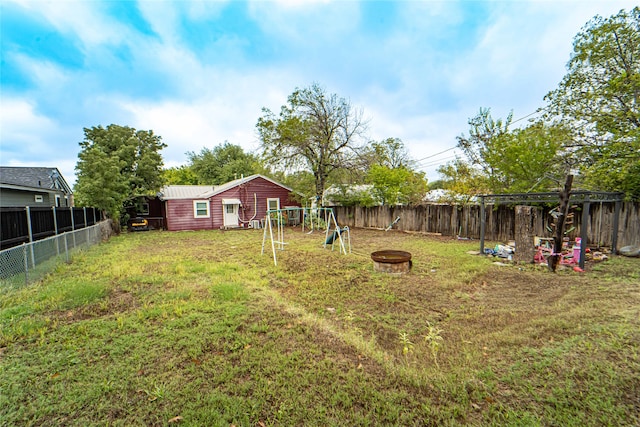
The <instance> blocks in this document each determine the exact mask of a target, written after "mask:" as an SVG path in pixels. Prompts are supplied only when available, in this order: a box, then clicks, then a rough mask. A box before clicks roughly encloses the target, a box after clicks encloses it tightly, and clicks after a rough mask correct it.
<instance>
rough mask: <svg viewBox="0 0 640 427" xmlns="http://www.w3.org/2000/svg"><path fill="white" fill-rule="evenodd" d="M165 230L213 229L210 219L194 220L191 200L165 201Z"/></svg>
mask: <svg viewBox="0 0 640 427" xmlns="http://www.w3.org/2000/svg"><path fill="white" fill-rule="evenodd" d="M165 207H166V215H167V217H166V220H165V223H166V224H167V230H170V231H185V230H210V229H212V228H213V226H212V223H211V217H209V218H194V217H193V200H192V199H185V200H167V201H165Z"/></svg>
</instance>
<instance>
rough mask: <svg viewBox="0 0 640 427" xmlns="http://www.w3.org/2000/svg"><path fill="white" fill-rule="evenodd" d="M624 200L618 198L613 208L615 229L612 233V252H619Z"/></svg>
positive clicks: (615, 253)
mask: <svg viewBox="0 0 640 427" xmlns="http://www.w3.org/2000/svg"><path fill="white" fill-rule="evenodd" d="M621 205H622V201H621V200H620V198H618V199H617V200H616V202H615V205H614V208H613V230H612V234H611V253H612V254H614V255H617V254H618V226H619V225H620V208H621Z"/></svg>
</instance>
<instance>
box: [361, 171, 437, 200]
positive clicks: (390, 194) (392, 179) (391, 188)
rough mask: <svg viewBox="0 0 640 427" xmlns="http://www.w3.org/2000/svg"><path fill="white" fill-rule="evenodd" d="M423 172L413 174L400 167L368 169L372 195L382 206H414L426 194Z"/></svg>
mask: <svg viewBox="0 0 640 427" xmlns="http://www.w3.org/2000/svg"><path fill="white" fill-rule="evenodd" d="M424 175H425V174H424V172H414V171H412V170H409V169H408V168H406V167H404V166H401V167H396V168H390V167H388V166H383V165H379V164H377V165H373V166H371V168H370V169H369V174H368V178H369V182H371V183H372V184H373V194H374V195H375V196H376V198H377V199H378V200H380V201H381V202H382V204H383V205H397V204H403V205H408V204H416V203H419V202H420V201H422V198H423V197H424V195H425V193H426V192H427V180H426V179H425V177H424Z"/></svg>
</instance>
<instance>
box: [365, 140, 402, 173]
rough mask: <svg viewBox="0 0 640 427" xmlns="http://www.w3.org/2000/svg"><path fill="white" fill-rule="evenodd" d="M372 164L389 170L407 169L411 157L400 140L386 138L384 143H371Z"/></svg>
mask: <svg viewBox="0 0 640 427" xmlns="http://www.w3.org/2000/svg"><path fill="white" fill-rule="evenodd" d="M371 151H372V154H373V161H374V163H378V164H379V165H382V166H387V167H389V168H391V169H395V168H401V167H405V168H406V167H409V165H410V163H411V157H410V156H409V152H408V151H407V148H406V147H405V145H404V143H403V142H402V140H401V139H400V138H387V139H385V140H384V141H380V142H376V141H373V142H372V143H371Z"/></svg>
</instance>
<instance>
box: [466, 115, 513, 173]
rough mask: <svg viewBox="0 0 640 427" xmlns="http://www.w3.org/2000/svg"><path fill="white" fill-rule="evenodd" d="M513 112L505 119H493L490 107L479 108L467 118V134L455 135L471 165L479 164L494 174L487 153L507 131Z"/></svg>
mask: <svg viewBox="0 0 640 427" xmlns="http://www.w3.org/2000/svg"><path fill="white" fill-rule="evenodd" d="M512 118H513V113H509V115H508V116H507V118H506V120H504V121H503V120H502V119H497V120H494V119H493V118H492V117H491V109H490V108H480V111H479V112H478V114H477V115H476V116H475V117H472V118H470V119H469V127H470V128H469V136H465V135H464V134H462V135H460V136H458V137H456V139H457V140H458V147H459V148H460V149H461V150H462V151H463V152H464V154H465V155H466V156H467V158H468V159H469V161H470V162H471V164H472V165H476V166H479V167H480V168H482V169H484V170H485V172H486V173H487V174H488V175H489V176H492V175H494V173H495V171H494V165H492V164H491V163H490V162H489V161H488V157H489V156H490V155H489V153H490V152H491V151H494V150H495V149H496V148H498V147H500V145H501V144H502V140H503V138H504V137H505V135H507V134H508V133H509V129H508V128H509V125H510V124H511V120H512Z"/></svg>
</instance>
